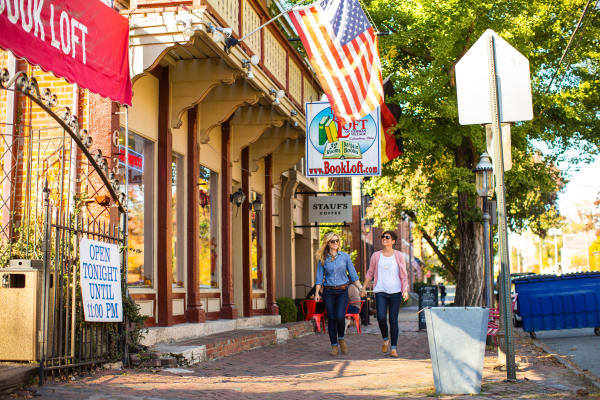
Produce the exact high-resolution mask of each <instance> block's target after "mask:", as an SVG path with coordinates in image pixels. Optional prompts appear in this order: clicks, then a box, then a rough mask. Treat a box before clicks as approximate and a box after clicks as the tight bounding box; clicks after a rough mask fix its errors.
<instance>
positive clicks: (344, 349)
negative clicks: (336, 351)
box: [340, 339, 348, 354]
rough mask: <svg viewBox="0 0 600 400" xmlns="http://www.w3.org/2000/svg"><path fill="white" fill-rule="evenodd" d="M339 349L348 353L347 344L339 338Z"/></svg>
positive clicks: (343, 352)
mask: <svg viewBox="0 0 600 400" xmlns="http://www.w3.org/2000/svg"><path fill="white" fill-rule="evenodd" d="M340 350H341V351H342V354H348V345H347V344H346V341H345V340H344V339H340Z"/></svg>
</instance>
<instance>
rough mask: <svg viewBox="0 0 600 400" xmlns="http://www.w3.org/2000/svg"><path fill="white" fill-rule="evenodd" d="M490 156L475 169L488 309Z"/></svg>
mask: <svg viewBox="0 0 600 400" xmlns="http://www.w3.org/2000/svg"><path fill="white" fill-rule="evenodd" d="M492 170H493V167H492V163H491V162H490V156H488V154H487V153H486V152H483V154H481V156H480V157H479V163H478V164H477V166H476V167H475V168H474V169H473V172H475V187H476V188H477V194H478V195H479V197H481V198H482V200H483V255H484V257H483V258H484V267H485V301H486V305H487V307H488V308H491V307H492V305H493V303H492V287H493V286H492V285H491V280H492V260H491V257H490V245H489V239H490V213H489V210H488V199H489V198H491V197H492V196H493V195H494V179H493V178H494V175H493V173H492Z"/></svg>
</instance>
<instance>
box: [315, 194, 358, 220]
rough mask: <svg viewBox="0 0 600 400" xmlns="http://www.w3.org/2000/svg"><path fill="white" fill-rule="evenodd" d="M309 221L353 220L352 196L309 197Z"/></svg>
mask: <svg viewBox="0 0 600 400" xmlns="http://www.w3.org/2000/svg"><path fill="white" fill-rule="evenodd" d="M308 221H309V222H310V223H311V224H312V223H315V222H316V223H340V224H342V223H344V222H347V223H350V222H352V196H320V197H312V196H311V197H309V198H308Z"/></svg>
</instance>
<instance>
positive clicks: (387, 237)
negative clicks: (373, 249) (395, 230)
mask: <svg viewBox="0 0 600 400" xmlns="http://www.w3.org/2000/svg"><path fill="white" fill-rule="evenodd" d="M381 238H382V239H387V240H390V239H391V238H392V236H390V235H383V236H381Z"/></svg>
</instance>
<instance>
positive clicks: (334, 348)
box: [329, 346, 340, 356]
mask: <svg viewBox="0 0 600 400" xmlns="http://www.w3.org/2000/svg"><path fill="white" fill-rule="evenodd" d="M339 351H340V348H339V347H338V346H331V351H330V352H329V355H330V356H337V355H338V352H339Z"/></svg>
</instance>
